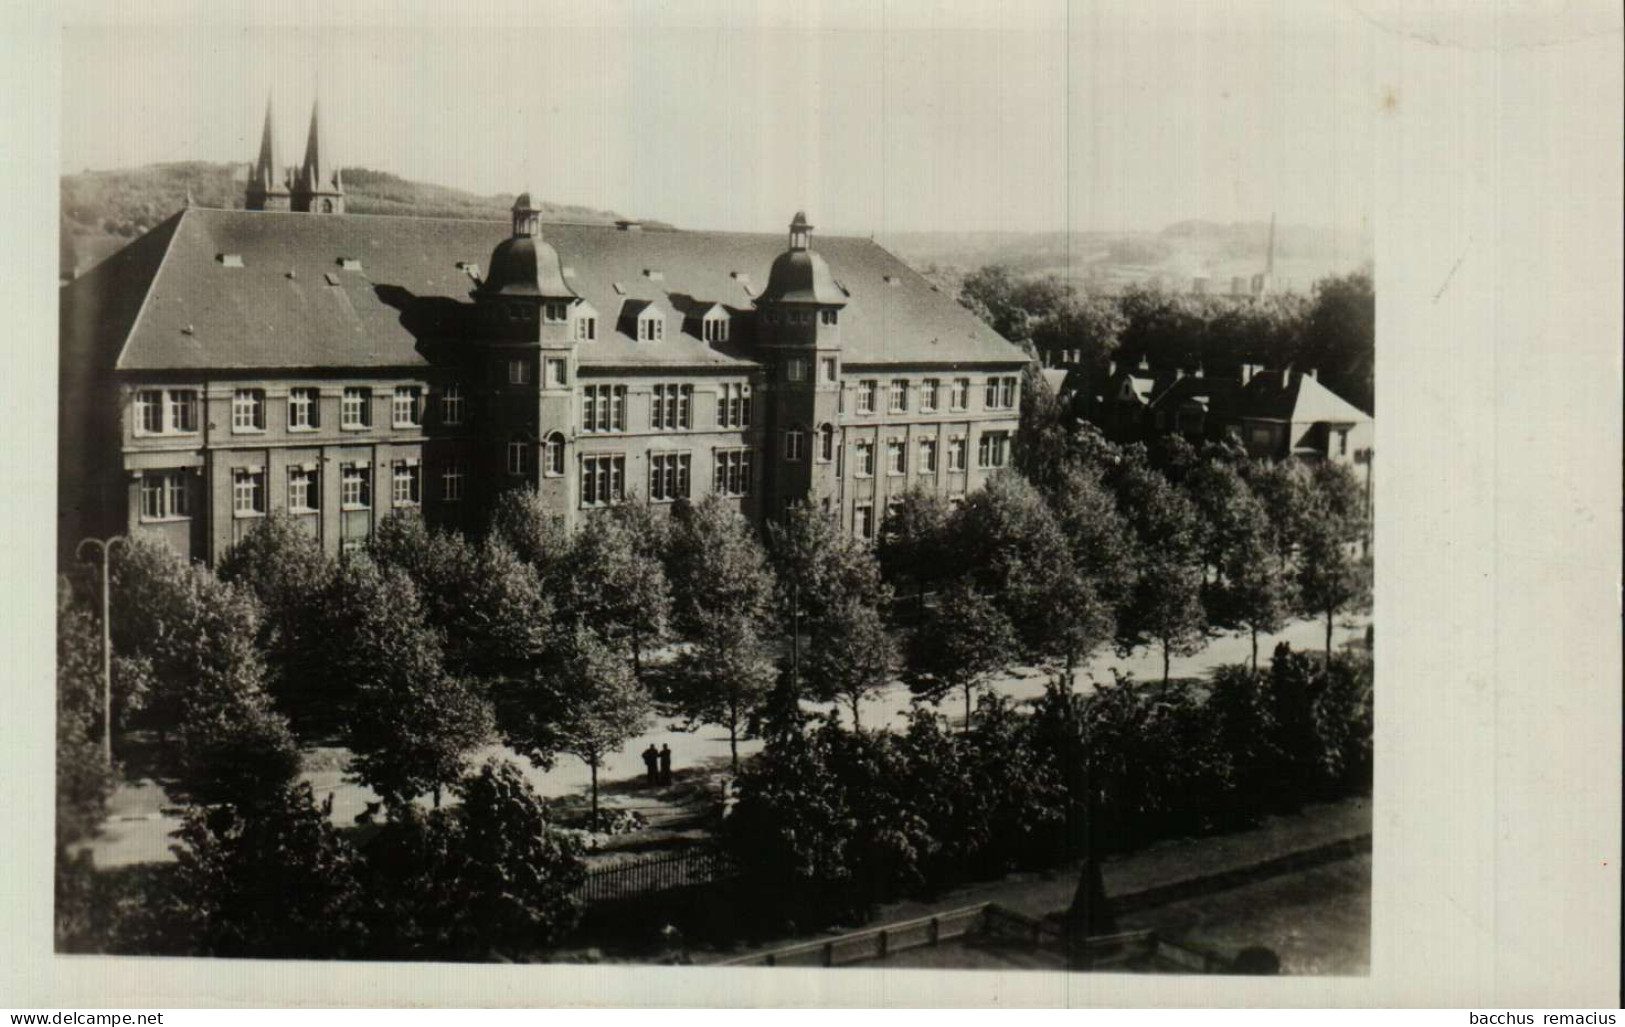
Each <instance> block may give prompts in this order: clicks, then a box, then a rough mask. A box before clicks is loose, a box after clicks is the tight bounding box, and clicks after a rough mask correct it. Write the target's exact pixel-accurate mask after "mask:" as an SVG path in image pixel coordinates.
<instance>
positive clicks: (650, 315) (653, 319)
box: [638, 307, 666, 342]
mask: <svg viewBox="0 0 1625 1027" xmlns="http://www.w3.org/2000/svg"><path fill="white" fill-rule="evenodd" d="M665 337H666V319H665V317H663V316H662V315H661V313H660V311H659V310H657V309H655V308H654V307H650V308H649V309H647V310H645V311H644V312H643V313H641V314H639V315H638V341H639V342H659V341H661V340H662V339H664V338H665Z"/></svg>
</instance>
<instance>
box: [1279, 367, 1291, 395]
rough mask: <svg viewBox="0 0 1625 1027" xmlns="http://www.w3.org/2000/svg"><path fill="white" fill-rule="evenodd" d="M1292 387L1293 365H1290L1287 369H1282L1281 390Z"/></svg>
mask: <svg viewBox="0 0 1625 1027" xmlns="http://www.w3.org/2000/svg"><path fill="white" fill-rule="evenodd" d="M1291 387H1292V365H1291V364H1288V365H1286V366H1285V367H1283V368H1281V388H1283V389H1289V388H1291Z"/></svg>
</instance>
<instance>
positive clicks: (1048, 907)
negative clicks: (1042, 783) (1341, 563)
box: [705, 798, 1371, 962]
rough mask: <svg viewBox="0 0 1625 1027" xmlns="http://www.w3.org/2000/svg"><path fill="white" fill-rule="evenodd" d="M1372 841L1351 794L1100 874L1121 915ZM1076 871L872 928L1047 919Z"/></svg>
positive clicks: (1042, 876) (1116, 861) (1350, 852)
mask: <svg viewBox="0 0 1625 1027" xmlns="http://www.w3.org/2000/svg"><path fill="white" fill-rule="evenodd" d="M1370 845H1371V801H1370V799H1368V798H1357V799H1345V800H1343V801H1341V802H1336V803H1326V804H1320V805H1314V806H1308V807H1305V809H1304V810H1303V811H1302V812H1301V813H1297V814H1293V815H1290V816H1279V817H1270V818H1268V819H1267V820H1266V821H1265V822H1264V823H1263V824H1261V825H1260V826H1258V827H1256V828H1251V829H1248V830H1244V831H1236V832H1232V833H1230V834H1223V835H1213V836H1209V837H1204V838H1180V839H1172V840H1169V841H1164V842H1158V843H1155V844H1153V845H1150V846H1148V847H1146V848H1144V849H1140V850H1137V851H1135V852H1130V853H1122V854H1119V855H1116V856H1112V857H1108V858H1107V859H1106V860H1105V861H1104V863H1103V864H1102V866H1101V876H1102V877H1103V878H1104V880H1105V884H1106V895H1107V898H1108V899H1109V900H1110V902H1111V904H1112V908H1113V911H1114V912H1115V913H1117V915H1118V916H1119V917H1123V916H1125V915H1132V914H1134V913H1136V912H1141V911H1144V910H1147V909H1152V908H1155V907H1158V906H1161V905H1163V904H1171V903H1178V902H1189V901H1191V900H1193V899H1194V900H1198V901H1199V900H1200V897H1201V896H1204V895H1211V894H1214V893H1218V892H1223V891H1228V890H1230V889H1235V888H1241V887H1245V886H1248V885H1251V884H1255V883H1257V882H1260V881H1268V880H1271V879H1274V878H1277V877H1281V876H1283V875H1288V874H1295V873H1299V872H1302V871H1306V870H1310V869H1312V868H1314V867H1318V866H1323V865H1326V864H1329V863H1335V862H1339V861H1345V860H1351V859H1358V858H1360V857H1362V856H1363V855H1364V854H1366V853H1368V852H1369V851H1370ZM1078 871H1079V867H1078V866H1077V865H1076V864H1071V865H1068V866H1064V867H1060V868H1057V869H1055V870H1051V871H1045V872H1042V873H1017V874H1011V875H1009V876H1007V877H1004V878H1001V879H1000V880H997V881H988V882H984V883H980V884H972V885H967V886H965V887H962V888H957V889H955V890H953V891H952V892H950V893H949V894H947V895H944V896H941V897H938V898H936V899H932V900H930V901H913V900H910V901H903V902H894V903H888V904H887V905H884V906H882V907H881V908H880V909H879V910H878V911H877V912H876V915H875V917H874V919H873V920H872V921H871V922H870V923H869V924H868V925H867V927H870V928H872V927H880V926H882V925H884V924H887V923H896V922H898V921H903V920H913V919H917V918H920V917H929V916H933V915H936V914H940V913H946V912H949V911H952V910H957V909H963V908H965V907H966V906H974V905H978V904H980V903H984V902H997V903H999V904H1000V905H1002V906H1005V907H1007V908H1009V909H1013V910H1015V911H1016V912H1019V913H1024V914H1026V915H1028V916H1033V917H1042V916H1044V915H1045V914H1047V913H1053V912H1056V911H1059V910H1064V909H1066V908H1067V907H1068V906H1069V905H1070V904H1071V902H1072V894H1073V892H1074V890H1075V889H1076V888H1077V883H1078ZM1366 890H1367V891H1369V884H1367V888H1366ZM853 930H856V928H843V929H837V930H828V931H822V932H819V933H817V934H808V935H802V936H799V937H794V938H781V939H778V940H775V941H772V942H769V943H766V944H762V945H755V946H749V947H744V948H740V949H738V950H736V951H732V952H728V953H726V954H719V955H717V956H716V957H715V958H714V959H707V960H705V961H706V962H712V961H721V960H724V959H737V958H740V957H743V956H748V955H752V954H755V953H759V952H770V951H773V950H775V949H781V948H786V947H788V946H791V945H797V944H800V943H802V942H811V941H823V940H827V939H829V938H832V937H835V936H838V935H841V934H846V933H850V932H851V931H853Z"/></svg>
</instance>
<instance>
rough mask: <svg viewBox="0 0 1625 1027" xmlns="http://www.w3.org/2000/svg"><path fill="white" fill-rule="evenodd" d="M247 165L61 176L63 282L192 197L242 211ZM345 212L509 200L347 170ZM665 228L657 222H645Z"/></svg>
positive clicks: (471, 212)
mask: <svg viewBox="0 0 1625 1027" xmlns="http://www.w3.org/2000/svg"><path fill="white" fill-rule="evenodd" d="M246 179H247V166H246V165H244V164H239V163H234V164H212V163H208V162H205V161H183V162H180V163H174V164H149V165H147V166H146V167H140V168H127V169H121V170H117V171H86V172H81V173H80V174H76V175H63V176H62V243H61V245H62V259H61V268H62V272H63V274H64V276H67V275H70V274H78V273H82V272H84V271H85V270H86V269H88V268H90V267H93V266H94V265H96V264H97V263H100V262H101V261H102V260H103V259H105V258H106V257H107V256H109V255H110V254H112V253H113V252H114V251H116V250H118V249H119V248H120V247H122V246H124V245H125V244H126V243H128V242H129V241H130V240H132V239H134V238H136V237H137V236H139V235H141V234H142V233H143V232H146V231H148V230H149V229H151V228H152V227H153V226H154V225H157V224H158V223H159V222H161V221H163V220H164V219H165V218H167V217H169V216H170V215H172V214H174V213H175V212H176V211H177V210H179V209H180V208H181V207H183V206H184V205H185V204H186V196H187V193H188V192H190V193H191V196H192V199H193V202H195V203H196V204H197V205H198V206H201V207H218V208H226V209H229V208H236V207H241V206H242V205H243V187H244V184H245V182H246ZM344 192H345V208H346V209H347V210H349V211H350V212H351V213H355V214H404V215H412V216H415V217H430V218H463V219H470V220H494V221H505V220H507V218H508V211H509V209H510V208H511V207H512V206H513V200H514V197H513V194H512V193H499V194H497V195H494V196H478V195H476V194H474V193H469V192H464V191H463V190H461V189H451V188H448V187H446V186H442V185H430V184H428V183H425V182H411V181H408V180H406V179H404V178H401V177H399V176H398V175H392V174H390V173H389V172H387V171H373V170H370V169H368V168H345V169H344ZM537 207H538V209H539V210H541V212H542V219H543V220H544V221H579V222H586V223H589V224H610V223H612V222H614V221H616V220H618V219H620V218H621V217H623V215H621V214H617V213H615V212H614V211H607V210H595V209H593V208H591V207H580V206H576V205H573V204H560V203H548V202H546V201H539V202H538V203H537ZM645 223H646V224H648V225H650V226H651V227H669V226H664V225H663V224H662V223H661V222H658V221H648V222H645Z"/></svg>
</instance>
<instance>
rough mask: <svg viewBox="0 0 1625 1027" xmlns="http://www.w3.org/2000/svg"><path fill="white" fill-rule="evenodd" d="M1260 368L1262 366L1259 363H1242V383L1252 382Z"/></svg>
mask: <svg viewBox="0 0 1625 1027" xmlns="http://www.w3.org/2000/svg"><path fill="white" fill-rule="evenodd" d="M1260 370H1261V368H1260V367H1259V366H1258V365H1257V364H1242V365H1241V384H1243V385H1246V384H1248V383H1249V382H1251V381H1252V380H1253V375H1255V374H1257V373H1258V372H1259V371H1260Z"/></svg>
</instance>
